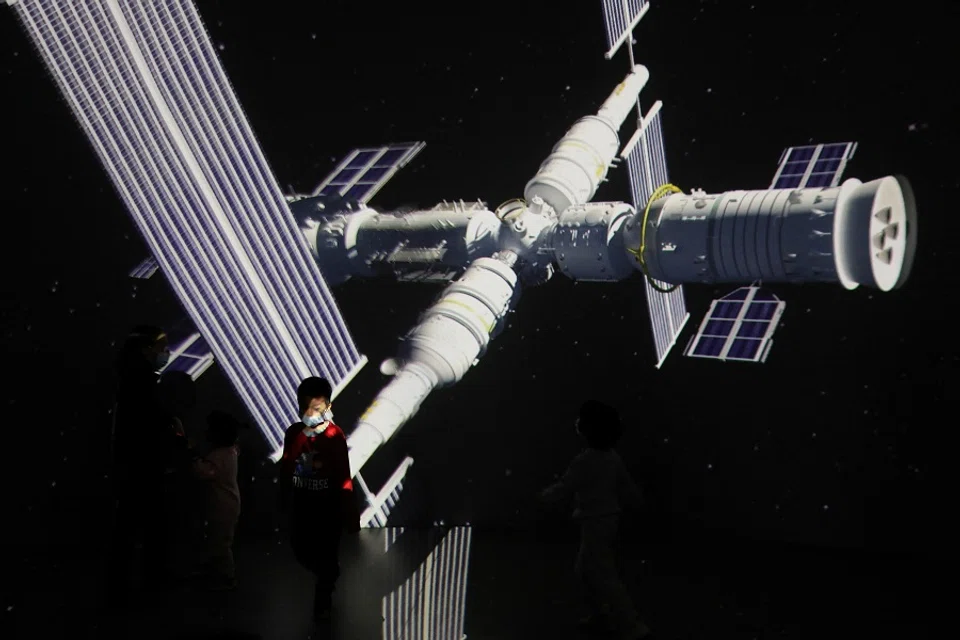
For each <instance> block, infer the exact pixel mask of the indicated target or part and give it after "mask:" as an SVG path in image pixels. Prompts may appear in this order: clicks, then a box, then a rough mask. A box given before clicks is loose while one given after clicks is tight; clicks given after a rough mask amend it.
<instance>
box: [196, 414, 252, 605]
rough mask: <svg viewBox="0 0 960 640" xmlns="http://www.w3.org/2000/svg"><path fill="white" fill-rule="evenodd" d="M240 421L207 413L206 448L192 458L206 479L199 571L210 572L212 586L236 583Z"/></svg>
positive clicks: (217, 586) (227, 587) (229, 586)
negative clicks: (203, 546)
mask: <svg viewBox="0 0 960 640" xmlns="http://www.w3.org/2000/svg"><path fill="white" fill-rule="evenodd" d="M241 428H242V425H241V424H240V423H239V422H237V421H236V420H235V419H234V418H233V417H232V416H230V415H229V414H226V413H223V412H221V411H214V412H212V413H211V414H210V415H209V416H208V417H207V442H208V445H209V449H210V450H209V452H208V453H207V454H206V455H205V456H203V457H202V458H199V459H197V460H196V461H195V462H194V472H195V473H196V474H197V476H199V477H200V478H202V479H203V480H205V481H206V484H207V486H206V489H207V504H206V521H207V545H206V546H207V558H206V561H205V562H204V563H203V565H202V567H201V573H207V574H209V576H208V577H209V578H210V585H209V586H210V588H211V589H214V590H224V589H233V588H234V587H236V584H237V582H236V567H235V565H234V562H233V537H234V533H235V532H236V528H237V520H238V519H239V517H240V487H239V486H238V484H237V458H238V456H239V455H240V448H239V446H238V445H237V440H238V438H239V435H240V429H241Z"/></svg>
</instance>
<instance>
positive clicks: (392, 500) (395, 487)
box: [356, 456, 413, 528]
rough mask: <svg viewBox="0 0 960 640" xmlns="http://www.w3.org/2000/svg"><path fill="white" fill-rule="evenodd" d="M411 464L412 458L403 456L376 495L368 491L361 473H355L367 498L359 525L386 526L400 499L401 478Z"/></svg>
mask: <svg viewBox="0 0 960 640" xmlns="http://www.w3.org/2000/svg"><path fill="white" fill-rule="evenodd" d="M411 466H413V458H411V457H409V456H408V457H407V458H404V460H403V462H401V463H400V466H398V467H397V469H396V470H395V471H394V472H393V475H391V476H390V478H389V479H387V481H386V482H385V483H384V484H383V487H382V488H381V489H380V492H379V493H378V494H377V495H373V493H371V492H370V489H369V488H368V487H367V483H366V481H364V479H363V476H362V475H360V474H359V473H358V474H357V475H356V480H357V484H358V485H359V486H360V489H361V490H362V491H363V493H364V496H365V497H366V499H367V508H366V509H364V511H363V513H362V514H360V526H361V527H371V528H379V527H385V526H387V519H388V518H389V517H390V513H391V511H393V509H394V508H396V506H397V504H398V503H399V501H400V493H401V492H402V491H403V480H404V478H405V477H406V475H407V471H409V469H410V467H411Z"/></svg>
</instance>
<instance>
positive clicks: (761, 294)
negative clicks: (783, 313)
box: [753, 289, 777, 301]
mask: <svg viewBox="0 0 960 640" xmlns="http://www.w3.org/2000/svg"><path fill="white" fill-rule="evenodd" d="M753 299H754V300H758V301H759V300H773V301H776V300H777V297H776V296H774V295H773V294H772V293H770V292H769V291H767V290H766V289H757V292H756V293H755V294H753Z"/></svg>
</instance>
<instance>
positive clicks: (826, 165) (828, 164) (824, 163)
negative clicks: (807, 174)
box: [813, 156, 840, 173]
mask: <svg viewBox="0 0 960 640" xmlns="http://www.w3.org/2000/svg"><path fill="white" fill-rule="evenodd" d="M839 168H840V160H839V159H836V158H824V157H823V156H821V157H820V159H819V160H817V161H816V162H814V163H813V173H834V172H835V171H836V170H837V169H839Z"/></svg>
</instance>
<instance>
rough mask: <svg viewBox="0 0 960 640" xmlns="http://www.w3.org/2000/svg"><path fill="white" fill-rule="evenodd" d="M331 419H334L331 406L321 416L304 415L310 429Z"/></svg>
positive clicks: (304, 421) (305, 422) (305, 423)
mask: <svg viewBox="0 0 960 640" xmlns="http://www.w3.org/2000/svg"><path fill="white" fill-rule="evenodd" d="M331 420H333V411H331V410H330V408H329V407H327V409H326V410H325V411H324V412H323V413H321V414H320V415H319V416H303V424H304V425H306V427H307V428H308V429H313V428H314V427H317V426H319V425H322V424H324V423H327V422H330V421H331Z"/></svg>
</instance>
